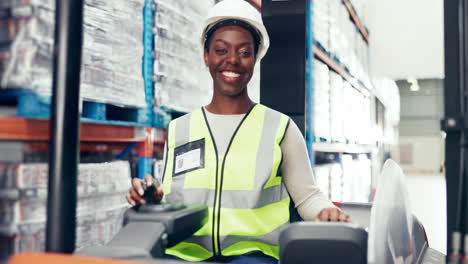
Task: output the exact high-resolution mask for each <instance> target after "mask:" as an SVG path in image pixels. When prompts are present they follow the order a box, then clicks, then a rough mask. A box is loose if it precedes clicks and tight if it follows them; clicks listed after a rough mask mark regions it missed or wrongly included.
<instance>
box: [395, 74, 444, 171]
mask: <svg viewBox="0 0 468 264" xmlns="http://www.w3.org/2000/svg"><path fill="white" fill-rule="evenodd" d="M397 84H398V86H399V88H400V95H401V121H400V142H399V143H400V148H399V149H400V164H401V165H402V167H403V169H404V170H405V171H407V172H412V173H438V172H439V170H440V166H441V164H442V161H443V159H444V139H443V137H442V134H441V132H440V120H441V119H442V117H443V80H441V79H428V80H420V81H419V86H420V90H419V91H417V92H413V91H410V89H409V84H408V83H407V81H406V80H402V81H397Z"/></svg>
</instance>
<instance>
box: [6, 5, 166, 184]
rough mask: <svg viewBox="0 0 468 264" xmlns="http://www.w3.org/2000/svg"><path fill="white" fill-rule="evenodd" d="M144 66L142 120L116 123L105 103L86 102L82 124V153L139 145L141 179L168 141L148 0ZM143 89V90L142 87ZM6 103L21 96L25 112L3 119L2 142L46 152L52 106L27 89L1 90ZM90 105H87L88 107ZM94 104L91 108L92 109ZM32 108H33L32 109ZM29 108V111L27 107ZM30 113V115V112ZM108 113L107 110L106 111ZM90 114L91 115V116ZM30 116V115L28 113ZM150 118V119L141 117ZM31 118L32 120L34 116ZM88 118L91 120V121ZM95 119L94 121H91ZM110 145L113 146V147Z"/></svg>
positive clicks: (152, 21) (145, 8) (152, 19)
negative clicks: (158, 105) (156, 104)
mask: <svg viewBox="0 0 468 264" xmlns="http://www.w3.org/2000/svg"><path fill="white" fill-rule="evenodd" d="M142 12H143V51H144V54H143V60H142V62H143V65H142V75H143V79H144V90H145V97H146V104H147V109H141V111H140V110H138V109H137V110H138V113H137V114H138V115H140V116H139V117H135V118H133V119H134V120H132V121H130V122H128V121H125V120H123V121H118V120H117V121H116V120H106V117H105V112H104V113H103V111H102V109H103V107H104V109H105V107H106V105H105V104H101V103H95V104H93V103H89V102H84V103H83V104H84V106H83V116H82V117H81V122H80V131H81V133H80V141H81V142H84V143H87V144H86V145H84V146H81V147H80V149H81V151H94V150H96V151H99V150H103V149H104V150H109V149H118V150H122V151H126V152H128V149H130V148H132V147H134V146H136V145H138V156H139V160H138V177H139V178H142V177H144V175H145V174H152V173H153V166H152V158H153V155H154V151H155V148H154V146H155V145H163V144H164V142H165V133H166V132H165V129H164V128H165V126H166V125H167V120H165V118H164V117H160V116H158V115H156V114H154V112H153V97H154V96H153V95H154V80H153V77H152V70H153V63H154V62H153V61H154V55H153V49H154V37H153V35H154V33H153V27H154V4H153V1H152V0H145V3H144V7H143V10H142ZM142 88H143V87H142ZM0 96H2V100H3V101H6V98H7V97H11V98H14V97H17V98H18V99H17V98H14V99H15V100H18V101H19V100H20V99H19V98H21V101H22V103H21V104H20V102H18V110H19V111H20V112H21V113H22V114H19V117H10V116H0V141H22V142H35V143H39V144H36V148H40V149H43V146H44V144H42V145H41V144H40V142H43V143H45V142H47V141H49V139H50V131H49V130H50V127H51V122H50V119H49V116H50V110H49V109H48V108H49V107H50V103H47V102H45V103H44V102H43V101H41V100H39V98H38V96H36V95H35V94H33V93H31V92H28V91H27V90H11V89H10V90H3V91H2V90H0ZM85 104H86V105H85ZM90 104H91V108H89V107H88V106H89V105H90ZM31 105H32V106H33V107H31ZM25 107H27V108H25ZM20 108H21V109H20ZM25 111H26V112H27V113H26V112H25ZM104 111H105V110H104ZM119 111H121V112H124V113H123V114H124V115H125V114H126V113H125V111H131V112H132V113H131V114H133V112H135V108H128V109H127V110H126V109H125V108H124V107H123V108H120V109H119ZM89 112H91V113H90V114H89ZM24 113H26V114H24ZM141 115H146V116H143V117H142V116H141ZM30 116H31V117H30ZM87 117H88V118H87ZM89 117H92V118H89ZM113 143H128V144H129V145H128V147H127V148H124V147H115V146H112V145H111V144H113ZM92 144H99V145H100V147H95V148H94V147H92V146H91V145H92ZM109 144H110V145H109Z"/></svg>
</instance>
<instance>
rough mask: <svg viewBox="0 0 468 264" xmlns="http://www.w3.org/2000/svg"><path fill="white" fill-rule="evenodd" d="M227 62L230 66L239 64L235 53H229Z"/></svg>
mask: <svg viewBox="0 0 468 264" xmlns="http://www.w3.org/2000/svg"><path fill="white" fill-rule="evenodd" d="M227 62H228V63H230V64H238V63H239V56H238V55H237V54H236V52H229V53H228V57H227Z"/></svg>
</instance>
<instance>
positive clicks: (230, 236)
mask: <svg viewBox="0 0 468 264" xmlns="http://www.w3.org/2000/svg"><path fill="white" fill-rule="evenodd" d="M200 44H201V46H202V47H203V56H204V61H205V64H206V66H207V67H208V69H209V72H210V74H211V77H212V81H213V96H212V100H211V102H210V103H209V104H208V105H206V106H205V107H201V108H199V109H198V110H195V111H193V112H192V113H189V114H187V115H185V116H182V117H180V118H178V119H176V120H173V121H172V122H171V123H170V124H169V128H168V136H167V138H168V142H167V143H166V150H165V155H164V156H165V168H164V173H163V186H162V188H157V189H156V192H155V194H154V195H155V198H156V199H161V197H162V196H163V194H164V197H165V199H166V200H167V201H168V202H171V201H176V200H178V201H180V199H183V202H184V203H187V204H204V205H207V206H208V207H209V213H208V219H207V222H206V223H205V224H204V226H203V227H202V228H201V229H200V230H198V231H197V232H196V233H195V234H194V235H193V236H192V237H190V238H189V239H187V240H186V241H183V242H181V243H179V244H177V245H175V246H174V247H171V248H169V249H167V250H166V254H169V255H173V256H176V257H178V258H182V259H185V260H189V261H202V260H207V259H210V260H215V261H228V262H229V261H239V258H242V260H240V261H241V263H258V262H261V263H277V259H278V258H279V248H278V238H279V233H280V231H281V230H282V227H283V225H284V224H287V223H289V221H290V209H289V208H290V204H291V203H292V202H293V203H294V204H295V206H296V208H297V211H298V212H299V214H300V216H301V217H302V218H303V219H304V220H319V221H350V219H349V216H348V215H347V214H345V213H343V212H342V211H340V210H339V209H337V208H336V207H334V206H333V204H332V203H331V202H330V201H329V200H328V199H326V197H325V196H324V195H323V194H322V193H321V192H320V190H319V189H318V187H317V186H316V184H315V180H314V177H313V173H312V169H311V167H310V163H309V157H308V154H307V150H306V147H305V142H304V139H303V137H302V135H301V132H300V131H299V129H298V128H297V126H296V124H294V122H293V121H291V119H290V118H289V117H288V116H286V115H284V114H282V113H280V112H277V111H275V110H273V109H270V108H268V107H266V106H264V105H261V104H257V103H255V102H254V101H253V100H252V99H251V98H250V97H249V94H248V85H249V81H250V79H251V78H252V75H253V71H254V68H255V64H256V63H257V62H259V61H260V60H261V59H262V58H263V56H264V55H265V53H266V51H267V50H268V47H269V37H268V34H267V31H266V29H265V27H264V25H263V22H262V18H261V15H260V13H259V12H258V11H257V10H256V9H255V8H254V7H253V6H252V5H250V4H249V3H247V2H246V1H244V0H224V1H222V2H220V3H218V4H216V5H215V6H214V7H213V9H212V10H211V11H210V12H209V15H208V17H207V19H206V21H205V23H204V26H203V31H202V34H201V42H200ZM144 181H146V184H147V185H151V184H153V182H154V181H153V179H152V178H151V176H147V177H146V178H145V179H144ZM141 194H142V190H141V180H138V179H134V182H133V188H132V189H131V190H130V192H129V194H128V196H127V199H128V201H129V202H130V203H131V204H138V203H144V201H143V200H142V198H141V196H140V195H141Z"/></svg>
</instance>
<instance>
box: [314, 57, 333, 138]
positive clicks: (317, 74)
mask: <svg viewBox="0 0 468 264" xmlns="http://www.w3.org/2000/svg"><path fill="white" fill-rule="evenodd" d="M313 80H314V83H313V110H312V114H313V120H314V121H313V122H314V134H315V138H316V139H319V138H323V139H326V140H329V139H330V77H329V69H328V67H327V66H326V65H325V64H323V63H322V62H321V61H319V60H317V59H315V60H314V66H313Z"/></svg>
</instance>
